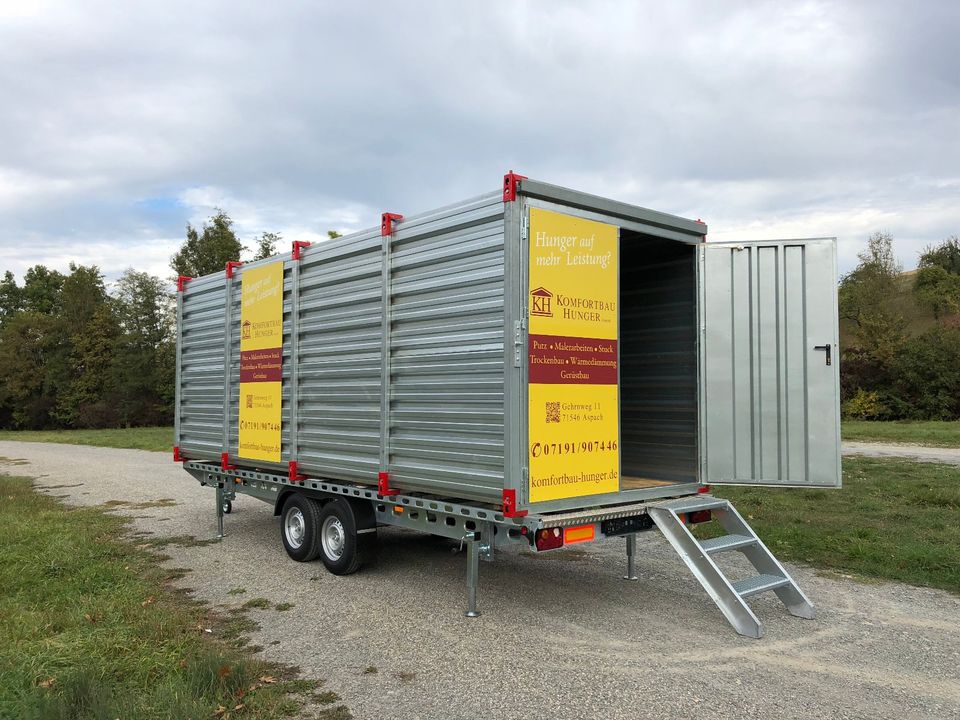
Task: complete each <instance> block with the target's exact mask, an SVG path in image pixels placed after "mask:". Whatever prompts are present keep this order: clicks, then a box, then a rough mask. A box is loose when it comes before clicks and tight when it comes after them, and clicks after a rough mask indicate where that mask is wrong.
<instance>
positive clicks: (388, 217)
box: [380, 212, 403, 237]
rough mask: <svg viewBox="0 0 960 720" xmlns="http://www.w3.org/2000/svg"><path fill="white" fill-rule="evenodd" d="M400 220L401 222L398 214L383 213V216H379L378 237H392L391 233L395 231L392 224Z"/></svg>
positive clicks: (401, 217)
mask: <svg viewBox="0 0 960 720" xmlns="http://www.w3.org/2000/svg"><path fill="white" fill-rule="evenodd" d="M401 220H403V215H400V214H399V213H389V212H385V213H383V215H381V216H380V237H389V236H390V235H393V231H394V230H396V228H395V227H394V224H395V223H398V222H400V221H401Z"/></svg>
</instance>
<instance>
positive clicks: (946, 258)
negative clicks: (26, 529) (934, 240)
mask: <svg viewBox="0 0 960 720" xmlns="http://www.w3.org/2000/svg"><path fill="white" fill-rule="evenodd" d="M919 267H921V268H927V267H942V268H943V269H944V270H946V271H947V272H948V273H950V274H951V275H960V237H957V236H956V235H951V236H950V237H948V238H947V239H946V240H944V241H943V242H942V243H940V244H939V245H928V246H927V247H926V248H925V249H924V251H923V253H922V254H921V255H920V263H919Z"/></svg>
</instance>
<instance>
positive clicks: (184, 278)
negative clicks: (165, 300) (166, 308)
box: [177, 275, 193, 292]
mask: <svg viewBox="0 0 960 720" xmlns="http://www.w3.org/2000/svg"><path fill="white" fill-rule="evenodd" d="M191 280H193V278H192V277H190V276H189V275H180V276H178V277H177V292H183V289H184V288H185V287H186V286H187V283H188V282H190V281H191Z"/></svg>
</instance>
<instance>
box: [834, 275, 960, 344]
mask: <svg viewBox="0 0 960 720" xmlns="http://www.w3.org/2000/svg"><path fill="white" fill-rule="evenodd" d="M917 272H918V271H917V270H907V271H905V272H902V273H900V276H899V278H898V281H899V282H898V284H899V288H898V291H897V296H896V298H894V300H893V302H892V305H893V307H894V309H895V310H896V311H897V312H899V313H900V315H902V316H903V319H904V320H906V322H907V333H909V334H910V335H920V334H921V333H924V332H926V331H927V330H930V329H932V328H933V327H935V326H936V324H937V320H936V318H934V317H933V311H932V310H930V309H929V308H926V307H923V306H921V305H918V304H917V301H916V296H915V295H914V294H913V283H914V282H915V280H916V277H917ZM958 323H960V315H958V316H955V317H954V318H952V321H951V320H947V321H946V323H945V324H947V325H956V324H958ZM850 332H851V329H850V322H849V321H848V320H841V321H840V344H841V345H842V346H847V345H848V344H849V341H850Z"/></svg>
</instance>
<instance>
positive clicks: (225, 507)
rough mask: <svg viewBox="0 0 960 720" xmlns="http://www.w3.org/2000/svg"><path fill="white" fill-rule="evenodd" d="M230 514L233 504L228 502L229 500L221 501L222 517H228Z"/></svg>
mask: <svg viewBox="0 0 960 720" xmlns="http://www.w3.org/2000/svg"><path fill="white" fill-rule="evenodd" d="M232 512H233V503H232V502H230V501H229V500H224V501H223V514H224V515H229V514H230V513H232Z"/></svg>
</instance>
